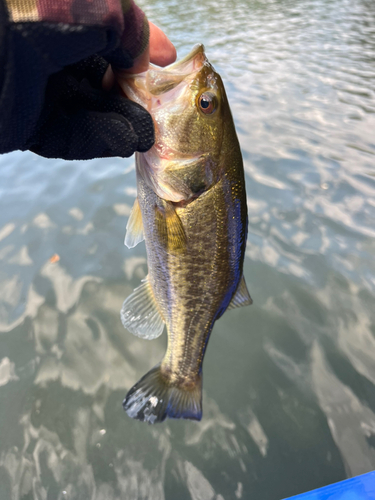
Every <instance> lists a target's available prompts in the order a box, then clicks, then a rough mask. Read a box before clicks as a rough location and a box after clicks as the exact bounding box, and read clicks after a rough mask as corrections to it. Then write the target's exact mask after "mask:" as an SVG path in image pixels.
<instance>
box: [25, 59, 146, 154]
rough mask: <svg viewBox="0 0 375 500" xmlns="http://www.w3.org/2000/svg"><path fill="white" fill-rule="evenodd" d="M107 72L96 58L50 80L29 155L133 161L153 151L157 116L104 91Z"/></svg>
mask: <svg viewBox="0 0 375 500" xmlns="http://www.w3.org/2000/svg"><path fill="white" fill-rule="evenodd" d="M107 67H108V62H107V61H105V60H104V59H103V58H102V57H100V56H97V55H95V56H92V57H89V58H87V59H85V60H83V61H81V62H79V63H77V64H74V65H71V66H67V67H66V68H64V69H63V70H62V71H60V72H58V73H56V74H53V75H52V76H50V78H49V80H48V84H47V89H46V94H45V100H44V106H43V109H42V113H41V116H40V118H39V120H38V123H37V126H36V128H35V132H34V133H33V135H32V136H31V137H30V139H29V140H28V143H27V149H30V150H31V151H33V152H34V153H37V154H39V155H41V156H45V157H46V158H63V159H65V160H86V159H90V158H101V157H108V156H121V157H128V156H131V155H132V154H133V153H134V152H135V151H140V152H144V151H147V150H148V149H150V147H151V146H152V145H153V143H154V129H153V123H152V118H151V116H150V115H149V113H148V112H147V111H146V110H145V109H144V108H143V107H142V106H140V105H138V104H136V103H134V102H132V101H130V100H129V99H126V98H124V97H121V96H120V95H118V94H115V93H114V91H111V92H108V91H104V90H103V89H102V80H103V76H104V73H105V71H106V69H107Z"/></svg>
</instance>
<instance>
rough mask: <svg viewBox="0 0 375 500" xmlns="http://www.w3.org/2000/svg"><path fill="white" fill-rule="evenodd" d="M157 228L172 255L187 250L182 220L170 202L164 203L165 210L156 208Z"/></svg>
mask: <svg viewBox="0 0 375 500" xmlns="http://www.w3.org/2000/svg"><path fill="white" fill-rule="evenodd" d="M155 210H156V214H155V215H156V226H157V230H158V233H159V238H160V240H161V241H162V242H164V244H165V247H166V249H167V251H168V252H170V253H179V252H182V251H183V250H185V249H186V235H185V231H184V228H183V226H182V222H181V219H180V218H179V216H178V215H177V212H176V210H175V208H174V206H173V205H172V203H171V202H169V201H163V208H162V209H160V208H159V207H156V208H155Z"/></svg>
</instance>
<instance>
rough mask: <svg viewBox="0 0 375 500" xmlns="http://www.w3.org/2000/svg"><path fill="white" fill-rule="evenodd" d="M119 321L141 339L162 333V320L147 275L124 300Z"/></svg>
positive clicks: (151, 337)
mask: <svg viewBox="0 0 375 500" xmlns="http://www.w3.org/2000/svg"><path fill="white" fill-rule="evenodd" d="M121 321H122V324H123V325H124V327H125V328H126V329H127V330H129V332H131V333H133V334H134V335H136V336H137V337H141V338H142V339H147V340H152V339H156V338H157V337H159V336H160V335H161V334H162V333H163V329H164V321H163V318H162V317H161V315H160V312H159V310H158V308H157V305H156V302H155V298H154V294H153V292H152V289H151V285H150V282H149V280H148V277H146V278H145V279H144V280H143V281H142V284H141V285H140V286H139V287H138V288H136V289H135V290H134V292H133V293H132V294H131V295H129V297H128V298H127V299H126V300H125V301H124V303H123V305H122V309H121Z"/></svg>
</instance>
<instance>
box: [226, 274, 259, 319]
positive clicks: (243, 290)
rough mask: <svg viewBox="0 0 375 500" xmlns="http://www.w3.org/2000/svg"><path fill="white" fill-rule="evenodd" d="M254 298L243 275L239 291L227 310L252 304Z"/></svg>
mask: <svg viewBox="0 0 375 500" xmlns="http://www.w3.org/2000/svg"><path fill="white" fill-rule="evenodd" d="M252 303H253V299H252V298H251V297H250V294H249V291H248V289H247V286H246V282H245V278H244V277H243V276H242V278H241V281H240V284H239V285H238V288H237V291H236V293H235V294H234V296H233V298H232V300H231V301H230V303H229V306H228V307H227V311H229V310H230V309H235V308H236V307H242V306H250V305H251V304H252Z"/></svg>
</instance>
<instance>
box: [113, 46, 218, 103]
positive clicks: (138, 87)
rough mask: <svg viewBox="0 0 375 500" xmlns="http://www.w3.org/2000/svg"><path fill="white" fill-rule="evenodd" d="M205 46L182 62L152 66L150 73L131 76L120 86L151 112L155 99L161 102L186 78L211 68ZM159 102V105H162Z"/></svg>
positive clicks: (193, 51)
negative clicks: (164, 95) (205, 68)
mask: <svg viewBox="0 0 375 500" xmlns="http://www.w3.org/2000/svg"><path fill="white" fill-rule="evenodd" d="M209 65H210V63H209V62H208V60H207V58H206V55H205V52H204V46H203V45H202V44H197V45H195V46H194V47H193V49H192V50H191V52H190V53H189V54H187V55H186V56H185V57H183V58H182V59H181V60H180V61H176V62H175V63H172V64H170V65H169V66H166V67H165V68H159V67H158V66H155V65H152V64H150V66H149V69H148V71H145V72H144V73H140V74H138V75H129V76H126V77H124V78H123V79H122V81H121V82H120V86H121V88H122V90H123V92H124V93H125V95H126V96H127V97H128V98H129V99H130V100H132V101H135V102H137V103H138V104H140V105H141V106H143V107H144V108H146V109H147V111H149V112H150V111H151V109H152V105H153V104H154V103H155V98H156V99H157V100H160V99H161V98H162V96H163V94H166V93H168V92H170V91H171V90H173V89H175V88H176V87H177V86H178V85H179V84H180V83H181V82H182V81H183V80H184V79H185V78H187V77H191V76H193V75H194V74H196V73H198V72H199V71H200V70H201V69H202V68H203V67H204V66H209ZM160 103H161V101H160V102H158V103H157V104H160Z"/></svg>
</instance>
